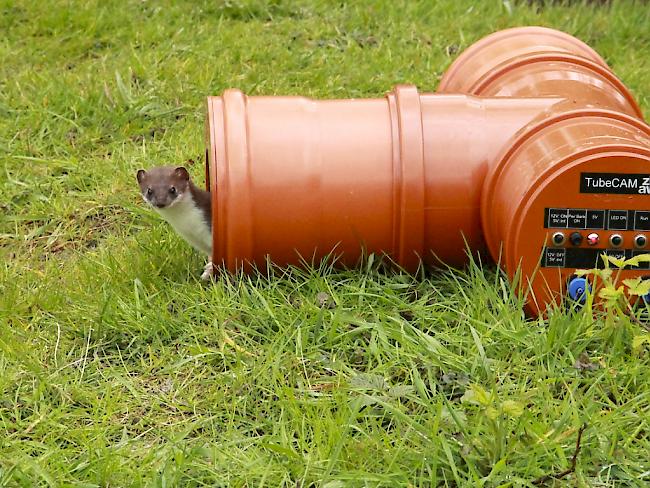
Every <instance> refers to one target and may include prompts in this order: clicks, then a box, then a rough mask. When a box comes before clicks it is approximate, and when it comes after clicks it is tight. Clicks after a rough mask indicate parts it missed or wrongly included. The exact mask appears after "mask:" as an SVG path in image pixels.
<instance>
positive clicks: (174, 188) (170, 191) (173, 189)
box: [169, 186, 176, 195]
mask: <svg viewBox="0 0 650 488" xmlns="http://www.w3.org/2000/svg"><path fill="white" fill-rule="evenodd" d="M169 193H171V194H172V195H176V187H175V186H172V187H171V188H170V189H169Z"/></svg>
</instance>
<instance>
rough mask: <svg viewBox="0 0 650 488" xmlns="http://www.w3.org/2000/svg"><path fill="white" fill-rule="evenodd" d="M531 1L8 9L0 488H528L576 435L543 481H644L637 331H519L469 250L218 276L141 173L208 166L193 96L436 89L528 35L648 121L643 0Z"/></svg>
mask: <svg viewBox="0 0 650 488" xmlns="http://www.w3.org/2000/svg"><path fill="white" fill-rule="evenodd" d="M530 3H532V6H528V3H527V2H516V1H509V2H507V1H504V2H497V1H485V2H469V1H458V0H445V1H439V2H432V1H431V2H429V1H422V2H400V3H397V2H393V1H389V0H386V1H383V2H372V3H364V2H348V3H347V4H344V3H341V2H336V3H335V2H324V1H322V2H280V1H277V2H269V3H263V2H253V1H251V2H244V1H241V2H240V1H229V2H223V3H220V2H216V1H205V2H190V1H186V2H182V1H176V2H174V1H167V2H162V1H161V2H155V1H153V0H150V1H129V2H126V1H109V0H96V1H88V2H85V1H78V2H67V1H58V0H57V1H54V0H49V1H37V0H33V1H11V0H0V161H1V162H2V172H1V176H0V190H1V195H2V198H1V199H0V258H2V259H1V264H0V486H30V487H31V486H71V487H72V486H79V487H81V486H84V487H90V486H102V487H108V486H113V487H114V486H159V487H169V486H250V487H252V486H281V485H282V486H291V487H297V486H303V487H306V486H310V485H311V484H315V485H316V486H323V487H328V488H334V487H344V486H441V485H443V486H532V485H531V483H532V482H533V481H534V480H535V479H537V478H539V477H541V476H544V475H547V474H552V473H558V472H561V471H562V470H564V469H566V468H568V467H569V465H570V460H571V456H572V455H573V452H574V447H575V443H576V436H577V431H578V429H579V428H580V426H581V425H583V424H587V425H588V428H587V430H586V431H585V432H584V435H583V438H582V445H581V450H580V453H579V456H578V460H577V467H576V471H575V473H574V474H572V475H570V476H569V477H568V478H565V479H564V480H562V481H557V482H550V483H549V484H551V485H552V484H553V483H555V484H556V485H557V486H566V485H570V486H648V485H650V461H649V460H648V459H649V456H648V453H649V452H650V438H649V436H650V388H648V379H649V378H650V357H649V354H650V350H649V349H648V348H647V345H643V344H638V343H639V342H640V339H643V338H644V337H646V336H644V334H645V331H644V329H643V327H642V326H641V325H639V324H637V323H634V322H632V321H630V320H629V319H628V318H627V317H625V316H621V317H615V318H614V320H610V321H607V322H606V321H605V320H604V319H603V318H602V317H596V318H593V317H592V316H591V315H589V314H587V313H580V312H577V313H574V312H570V311H569V312H561V311H556V312H553V313H552V314H551V315H550V317H549V318H548V319H547V320H539V321H529V320H526V319H525V318H524V317H522V313H521V302H520V300H519V299H518V298H516V297H515V296H514V294H513V293H512V292H511V290H510V288H509V285H508V284H507V282H506V281H505V280H504V278H503V277H502V276H501V275H500V274H499V273H498V272H497V271H496V270H494V269H490V268H488V269H486V270H482V269H481V268H480V267H479V266H476V265H472V266H470V267H469V268H468V269H466V270H464V271H458V272H451V271H447V272H442V271H441V272H435V273H427V274H422V273H421V274H420V275H418V276H409V275H406V274H402V273H399V272H395V271H382V270H381V267H380V266H379V265H377V264H373V263H372V262H367V263H366V264H364V265H363V266H361V267H360V268H359V269H356V270H348V271H340V270H336V269H333V268H332V267H330V266H327V265H323V266H321V267H320V268H318V269H311V270H307V271H301V270H297V269H291V270H287V271H283V270H273V272H272V273H271V274H270V275H268V276H267V275H260V274H253V275H251V276H245V277H224V278H223V279H222V280H220V281H219V282H217V283H216V284H215V285H214V286H205V285H203V284H201V283H199V282H198V280H197V276H198V274H199V272H200V270H201V268H202V265H203V262H202V258H201V257H200V256H199V255H197V254H196V253H194V252H193V251H192V250H191V249H190V248H189V247H188V246H187V245H186V244H185V243H184V242H182V241H181V240H180V238H179V237H177V236H176V235H174V234H173V233H172V232H171V231H170V229H169V228H168V227H167V226H166V225H165V224H164V223H162V222H161V221H160V220H159V219H158V218H156V217H155V216H154V215H152V213H151V212H150V211H148V210H147V209H146V208H144V206H143V205H142V203H141V200H140V198H139V196H138V192H137V187H136V184H135V170H136V169H137V168H140V167H148V166H151V165H155V164H164V163H167V164H189V165H190V168H191V170H192V173H193V174H194V175H196V176H197V177H200V175H201V174H202V171H203V168H202V154H203V150H204V149H203V147H204V146H203V134H204V132H203V131H204V128H203V116H204V114H203V103H204V98H205V96H206V95H208V94H219V93H220V92H221V91H223V90H224V89H225V88H227V87H231V86H234V87H238V88H240V89H242V90H243V91H244V92H246V93H249V94H305V95H308V96H314V97H329V98H334V97H360V96H373V97H375V96H381V95H382V94H383V93H384V92H385V91H387V90H388V89H390V88H391V86H392V85H393V84H395V83H402V82H412V83H415V84H417V85H418V86H419V87H420V89H421V90H434V89H435V87H436V86H437V83H438V81H439V79H440V76H441V73H442V72H443V71H444V69H445V68H446V67H447V66H448V65H449V63H450V62H451V61H452V59H453V56H454V54H452V53H455V52H456V51H458V50H462V49H464V48H466V47H467V46H469V45H470V44H471V43H472V42H474V41H475V40H477V39H479V38H480V37H482V36H484V35H486V34H488V33H490V32H492V31H495V30H497V29H501V28H505V27H509V26H515V25H525V24H539V25H546V26H550V27H555V28H559V29H562V30H565V31H567V32H569V33H572V34H574V35H577V36H578V37H580V38H581V39H583V40H585V41H587V42H588V43H590V44H591V45H592V46H593V47H594V48H595V49H596V50H597V51H599V52H600V53H601V54H602V55H603V56H604V58H605V59H606V60H607V62H608V63H609V64H610V65H611V66H612V67H613V69H614V70H615V71H616V72H617V74H618V75H619V76H620V77H621V79H622V80H623V81H624V82H625V83H626V84H627V85H628V86H629V87H630V88H631V89H632V91H633V93H635V95H636V97H637V99H638V100H639V102H640V104H641V106H642V108H643V110H644V112H645V113H646V114H649V113H650V112H649V109H650V99H649V98H648V90H647V88H648V86H650V69H648V64H647V62H648V53H649V52H650V6H649V5H648V4H647V3H642V2H639V3H632V2H630V1H623V0H621V1H619V0H616V1H614V2H612V6H611V7H610V8H608V7H599V6H597V5H585V4H581V3H578V2H575V3H573V4H572V5H570V6H563V5H554V4H553V2H550V1H547V2H530ZM191 161H195V162H196V164H194V165H191V164H190V163H191ZM635 337H636V338H637V339H636V342H635ZM634 346H637V347H634ZM584 354H587V356H588V357H589V358H590V361H591V363H593V365H594V366H593V368H589V367H586V368H576V367H575V365H576V361H577V360H578V359H579V358H580V357H581V355H582V358H583V360H585V356H584ZM591 363H587V364H591Z"/></svg>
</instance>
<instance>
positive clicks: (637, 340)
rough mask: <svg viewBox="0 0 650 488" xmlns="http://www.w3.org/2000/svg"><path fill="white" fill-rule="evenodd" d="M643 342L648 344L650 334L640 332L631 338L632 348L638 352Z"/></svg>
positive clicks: (649, 342)
mask: <svg viewBox="0 0 650 488" xmlns="http://www.w3.org/2000/svg"><path fill="white" fill-rule="evenodd" d="M644 344H650V334H641V335H638V336H634V337H633V338H632V350H633V351H634V352H635V353H638V352H639V350H640V349H641V347H642V346H643V345H644Z"/></svg>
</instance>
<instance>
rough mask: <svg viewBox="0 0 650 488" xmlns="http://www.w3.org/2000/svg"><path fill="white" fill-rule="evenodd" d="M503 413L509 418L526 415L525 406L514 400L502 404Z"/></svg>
mask: <svg viewBox="0 0 650 488" xmlns="http://www.w3.org/2000/svg"><path fill="white" fill-rule="evenodd" d="M501 411H502V412H503V413H505V414H506V415H507V416H508V417H521V416H522V415H523V413H524V405H523V404H522V403H521V402H516V401H514V400H506V401H505V402H503V403H502V404H501Z"/></svg>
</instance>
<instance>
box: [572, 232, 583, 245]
mask: <svg viewBox="0 0 650 488" xmlns="http://www.w3.org/2000/svg"><path fill="white" fill-rule="evenodd" d="M569 242H570V243H571V244H572V245H574V246H579V245H580V244H582V234H581V233H580V232H573V233H572V234H571V235H570V236H569Z"/></svg>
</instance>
